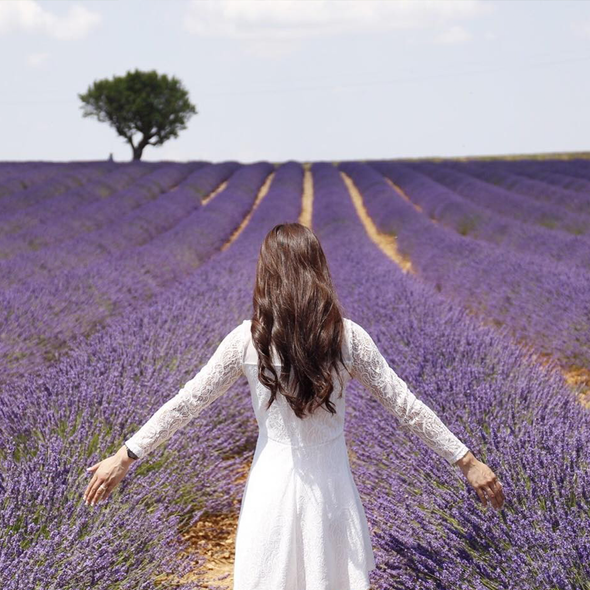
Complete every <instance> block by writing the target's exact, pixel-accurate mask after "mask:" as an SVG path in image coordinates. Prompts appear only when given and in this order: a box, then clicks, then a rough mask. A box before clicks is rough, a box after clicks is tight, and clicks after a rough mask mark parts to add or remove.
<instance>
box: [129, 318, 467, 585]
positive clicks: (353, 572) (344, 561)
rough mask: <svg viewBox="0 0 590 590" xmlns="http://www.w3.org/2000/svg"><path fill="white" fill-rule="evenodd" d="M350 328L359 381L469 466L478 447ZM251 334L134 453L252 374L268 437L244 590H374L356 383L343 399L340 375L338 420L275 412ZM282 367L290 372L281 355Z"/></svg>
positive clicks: (239, 339) (230, 342) (184, 395)
mask: <svg viewBox="0 0 590 590" xmlns="http://www.w3.org/2000/svg"><path fill="white" fill-rule="evenodd" d="M344 324H345V335H346V337H345V343H344V347H343V356H344V359H345V363H346V365H347V367H348V369H349V370H350V371H351V374H352V377H354V378H357V379H358V380H359V381H360V382H361V383H362V384H363V385H364V386H365V387H366V388H367V389H368V390H369V391H370V392H371V393H372V394H373V395H375V396H376V397H377V398H378V399H379V401H380V402H381V403H382V404H383V405H384V407H385V408H386V409H387V410H389V411H390V412H391V413H392V414H394V415H395V416H396V418H397V419H398V420H399V422H400V425H401V427H402V428H405V429H408V430H410V431H411V432H413V433H415V434H416V435H417V436H418V437H419V438H420V439H421V440H422V441H423V442H424V443H425V444H426V445H427V446H428V447H429V448H431V449H432V450H433V451H435V452H436V453H437V454H438V455H440V456H441V457H443V458H445V459H446V460H447V461H448V462H449V463H450V464H452V463H454V462H455V461H456V460H457V459H459V458H461V457H462V456H463V455H464V454H465V453H466V452H467V451H468V448H467V447H466V446H465V445H464V444H463V443H462V442H461V441H460V440H459V439H458V438H457V437H456V436H455V435H454V434H453V433H452V432H451V431H450V430H449V429H448V428H447V427H446V426H445V425H444V424H443V422H442V421H441V420H440V419H439V418H438V417H437V415H436V414H435V413H434V412H433V411H432V410H431V409H430V408H429V407H428V406H427V405H425V404H424V403H423V402H421V401H420V400H418V399H417V398H416V397H415V396H414V394H413V393H412V392H411V391H410V390H409V389H408V387H407V385H406V383H405V382H404V381H403V380H402V379H400V378H399V377H398V376H397V375H396V374H395V372H394V371H393V369H392V368H391V367H389V365H388V363H387V361H386V360H385V358H384V357H383V356H382V355H381V353H380V351H379V350H378V348H377V346H376V345H375V343H374V341H373V339H372V338H371V336H369V334H368V333H367V332H366V331H365V330H364V329H363V328H362V327H361V326H359V325H358V324H356V323H355V322H353V321H352V320H350V319H347V318H345V319H344ZM250 326H251V321H250V320H244V322H242V323H241V324H240V325H239V326H237V327H236V328H234V329H233V330H232V331H231V332H230V333H229V334H228V335H227V336H226V337H225V338H224V339H223V341H222V342H221V344H220V345H219V347H218V348H217V350H216V351H215V353H214V354H213V356H212V357H211V358H210V359H209V361H208V362H207V364H206V365H205V366H204V367H203V368H202V369H201V370H200V371H199V372H198V373H197V375H196V376H195V377H194V378H193V379H191V380H190V381H188V382H187V383H186V384H185V386H184V387H183V388H182V389H181V390H180V391H179V392H178V394H177V395H176V396H175V397H173V398H172V399H170V400H169V401H167V402H166V403H165V404H164V405H163V406H162V407H161V408H160V409H159V410H158V411H157V412H156V413H155V414H154V415H153V416H152V417H151V418H150V419H149V420H148V421H147V422H146V424H145V425H144V426H143V427H142V428H141V429H140V430H139V431H138V432H136V433H135V434H134V435H133V436H132V437H131V438H130V439H128V440H127V441H125V444H126V445H127V446H128V447H129V448H130V449H131V450H132V451H133V452H135V453H136V454H137V455H138V456H139V457H140V458H141V457H143V456H145V455H146V454H147V453H149V452H150V451H152V450H153V449H154V448H156V447H157V446H158V445H160V444H161V443H162V442H163V441H164V440H166V439H168V438H169V437H170V436H171V435H172V434H173V433H174V432H175V431H176V430H178V429H179V428H181V427H182V426H184V425H185V424H186V423H187V422H188V421H189V420H191V419H192V418H193V417H194V416H196V415H197V414H198V413H199V412H200V411H202V410H203V408H205V407H207V406H208V405H209V404H211V403H212V402H213V401H214V400H215V399H217V398H218V397H220V396H221V395H222V394H223V393H224V392H225V391H227V390H228V389H229V387H230V386H231V385H232V384H233V383H234V382H235V381H236V380H237V378H238V377H239V376H240V375H241V374H244V375H245V376H246V378H247V379H248V383H249V385H250V392H251V397H252V405H253V408H254V412H255V415H256V420H257V422H258V426H259V435H258V440H257V444H256V449H255V452H254V458H253V462H252V466H251V468H250V472H249V474H248V479H247V481H246V487H245V490H244V495H243V498H242V504H241V507H240V514H239V520H238V529H237V536H236V550H235V563H234V590H367V589H368V588H369V573H368V572H369V570H371V569H373V568H374V567H375V559H374V555H373V549H372V547H371V540H370V534H369V529H368V524H367V519H366V516H365V512H364V509H363V506H362V503H361V499H360V496H359V493H358V490H357V487H356V485H355V482H354V480H353V477H352V472H351V469H350V464H349V459H348V452H347V447H346V443H345V438H344V431H343V427H344V410H345V399H346V396H345V394H346V384H347V383H348V381H349V380H350V378H351V377H350V376H349V375H348V373H347V372H346V371H342V373H341V374H342V376H343V381H344V389H343V391H342V397H339V394H340V388H339V385H338V379H336V375H334V377H335V380H334V384H335V389H334V391H333V392H332V396H331V400H332V402H333V403H334V405H335V407H336V414H330V413H329V412H328V411H327V410H326V409H325V408H324V407H323V406H322V407H320V408H319V409H318V410H316V411H315V413H314V414H313V415H312V416H307V417H306V418H304V419H303V420H301V419H299V418H297V417H296V416H295V414H294V413H293V410H292V409H291V407H290V406H289V404H288V402H287V400H286V399H285V398H284V397H283V396H282V395H278V396H277V398H276V399H275V401H274V402H273V404H272V406H271V408H270V410H266V402H267V400H268V397H269V394H270V392H269V390H268V389H266V388H265V387H264V386H263V385H262V384H261V383H260V381H259V380H258V364H257V355H256V350H255V348H254V346H253V343H252V339H251V335H250ZM272 358H273V363H274V364H276V365H277V366H280V363H278V362H277V357H276V354H274V351H273V354H272Z"/></svg>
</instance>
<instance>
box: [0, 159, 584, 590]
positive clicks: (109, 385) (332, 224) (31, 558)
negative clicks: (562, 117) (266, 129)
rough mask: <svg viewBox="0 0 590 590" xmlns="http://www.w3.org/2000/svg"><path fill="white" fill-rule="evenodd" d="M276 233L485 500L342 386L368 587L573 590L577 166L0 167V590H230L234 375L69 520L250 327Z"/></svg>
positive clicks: (579, 329) (250, 441)
mask: <svg viewBox="0 0 590 590" xmlns="http://www.w3.org/2000/svg"><path fill="white" fill-rule="evenodd" d="M284 221H300V222H301V223H305V224H307V225H310V226H311V227H312V228H313V230H314V231H315V232H316V234H317V235H318V236H319V237H320V239H321V241H322V244H323V245H324V249H325V252H326V255H327V257H328V261H329V264H330V269H331V272H332V275H333V278H334V281H335V282H336V285H337V290H338V293H339V295H340V299H341V301H342V304H343V306H344V308H345V309H346V310H347V315H348V317H350V318H352V319H353V320H355V321H358V322H359V323H360V324H361V325H363V326H364V327H365V328H366V329H367V331H368V332H369V333H370V334H371V335H372V336H373V338H374V340H375V342H376V343H377V345H378V346H379V348H380V349H381V351H382V352H383V354H384V356H385V357H386V358H387V359H388V362H389V363H390V365H391V366H392V367H393V368H394V369H395V371H396V372H397V373H398V374H399V375H400V376H401V377H402V378H403V379H404V380H405V381H406V382H407V383H408V385H409V386H410V387H411V389H412V390H413V391H414V393H415V394H416V395H417V396H418V397H419V398H420V399H422V400H423V401H424V402H425V403H427V404H428V405H429V406H430V407H432V408H433V409H434V410H435V411H436V412H437V413H438V414H439V416H440V417H441V418H442V419H443V421H444V422H445V423H446V424H447V425H448V426H449V428H450V429H451V430H452V431H453V432H455V433H456V434H457V436H459V437H460V438H461V439H462V440H463V441H465V443H466V444H467V445H468V446H469V447H470V449H471V450H473V452H474V454H475V455H476V457H478V458H480V459H481V460H482V461H485V462H486V463H487V464H488V465H489V466H490V467H491V468H492V469H493V470H494V471H495V472H496V474H497V475H498V478H499V479H500V480H501V481H502V484H503V487H504V493H505V496H506V504H505V507H504V510H503V511H501V512H495V511H492V510H491V509H488V510H485V509H484V508H483V507H482V506H481V504H480V502H479V500H478V499H477V496H476V494H475V492H474V491H473V490H472V489H470V488H468V487H467V485H466V482H465V481H464V480H463V479H462V478H461V477H460V474H458V473H456V472H455V471H453V469H452V468H449V466H448V465H446V464H445V463H444V462H443V461H442V460H441V458H440V457H438V456H437V455H436V454H434V453H433V452H431V451H430V450H429V449H428V448H427V447H426V446H424V445H423V444H422V443H421V442H420V441H419V440H417V439H416V438H415V437H413V436H412V435H411V434H410V433H408V432H407V431H405V430H404V429H401V428H399V425H398V424H397V423H396V421H395V419H394V418H393V416H384V413H385V411H384V408H383V406H381V405H380V404H379V402H378V401H377V400H376V399H374V398H372V397H371V395H370V393H368V392H367V391H365V390H363V389H362V387H361V386H360V385H359V384H357V383H355V382H353V383H351V385H350V387H349V389H348V391H347V395H348V400H347V401H348V411H349V414H348V415H347V425H346V435H347V443H348V446H349V450H350V458H351V465H352V467H353V473H354V476H355V481H356V482H357V485H358V488H359V491H360V492H361V495H362V497H363V503H364V505H365V506H366V512H367V517H368V518H369V523H370V526H371V532H372V535H373V544H374V547H375V555H376V559H377V569H376V570H374V571H373V572H372V576H373V577H372V584H373V587H374V590H377V589H379V590H391V589H399V590H401V589H407V588H420V589H427V590H441V589H445V590H446V589H448V590H472V589H475V588H477V589H488V590H541V589H543V590H545V589H552V590H553V589H555V590H557V589H559V590H562V589H566V590H584V589H585V590H590V567H589V566H588V564H589V563H590V475H589V473H590V471H589V469H588V458H587V457H588V449H589V448H590V407H589V406H590V401H589V399H590V152H583V153H582V152H580V153H575V154H572V153H569V154H567V153H563V154H532V155H531V154H525V155H510V156H482V157H473V158H444V159H442V158H412V159H395V160H364V161H338V162H331V163H330V162H306V163H300V162H295V161H289V162H284V163H272V162H267V161H261V162H255V163H252V164H243V163H240V162H234V161H228V162H219V163H211V162H207V161H192V162H183V163H180V162H130V163H117V162H42V161H40V162H28V163H22V162H0V277H1V285H2V289H1V292H0V297H1V299H2V301H1V305H0V366H1V367H2V371H1V372H0V388H1V393H0V464H1V469H0V492H1V494H2V498H3V509H2V511H0V582H1V584H0V586H1V587H2V588H3V589H6V590H16V589H19V590H21V589H27V590H29V589H30V590H33V589H36V588H40V589H43V590H46V589H49V588H56V589H57V588H59V589H60V590H70V589H71V590H74V589H75V590H81V589H85V588H97V589H101V590H102V589H104V590H107V589H108V590H111V589H113V588H117V589H121V590H126V589H129V590H131V589H134V590H135V589H137V588H144V589H147V588H153V589H156V588H163V587H173V586H174V584H175V583H177V582H180V583H181V587H183V588H203V587H208V586H207V584H211V586H212V587H218V588H220V587H224V586H226V587H229V588H231V571H232V570H231V568H232V558H233V553H232V551H233V546H232V542H233V535H234V533H235V523H236V520H237V515H238V512H239V502H240V498H241V495H242V492H243V485H244V481H245V475H246V474H247V471H248V468H249V466H250V462H251V459H252V455H253V451H254V445H255V442H256V436H257V428H256V423H255V420H254V415H253V412H252V407H251V402H250V398H249V390H248V387H247V383H246V381H245V379H244V380H239V381H238V382H237V383H236V385H235V386H234V387H232V388H231V389H230V391H229V392H228V393H226V394H225V395H224V396H223V397H222V398H220V399H219V400H218V401H216V402H215V403H213V404H212V405H211V406H210V407H208V408H207V409H206V410H205V411H204V412H203V413H202V414H200V415H199V416H197V417H196V418H195V419H194V420H193V421H192V422H191V423H190V424H189V425H188V427H187V428H186V430H185V431H184V432H183V436H180V435H178V436H173V437H172V438H171V439H170V440H168V441H166V442H165V443H164V444H162V445H161V447H159V448H158V449H157V450H156V451H154V453H153V455H150V456H149V457H147V458H146V460H145V461H144V462H142V463H141V464H139V465H137V467H134V468H133V469H132V471H131V472H130V474H129V476H128V477H127V478H126V479H125V480H124V481H123V482H122V484H121V485H120V486H119V488H118V489H117V490H116V491H115V492H114V494H113V496H112V497H111V498H110V499H109V501H108V502H107V503H106V504H105V505H100V504H99V505H98V506H97V507H95V508H94V509H92V510H91V509H89V508H88V507H86V506H85V505H84V502H83V499H82V493H83V491H84V488H85V486H86V482H87V475H86V472H85V469H86V467H87V466H89V465H91V464H93V463H95V462H96V461H98V460H99V459H101V458H104V457H106V456H108V455H109V454H111V453H113V452H115V451H116V450H117V449H118V448H119V447H120V446H121V444H122V443H123V441H124V440H125V439H126V438H128V437H129V436H130V435H131V434H133V433H134V432H135V431H136V430H137V429H138V428H139V427H140V426H141V425H142V424H143V423H144V422H145V421H146V420H147V419H148V418H149V417H150V416H151V415H152V414H153V412H154V411H155V410H156V409H157V408H158V407H159V406H160V405H161V404H162V403H163V402H164V401H166V400H167V399H169V398H170V397H172V396H173V395H175V394H176V392H177V391H178V389H179V388H180V387H181V386H182V385H183V384H184V383H185V382H186V381H187V380H188V379H190V378H191V377H193V376H194V374H195V373H196V372H197V371H198V370H199V369H200V368H201V367H202V366H203V364H204V363H205V362H206V361H207V359H208V357H209V355H210V354H211V353H212V352H213V350H214V349H215V347H216V346H217V344H218V343H219V342H220V341H221V339H222V338H223V337H224V336H225V334H227V333H228V332H229V331H230V330H231V329H232V328H233V327H235V326H236V325H237V324H238V323H240V322H241V321H242V320H243V319H245V318H247V317H250V315H251V302H252V289H253V286H254V275H255V267H256V260H257V255H258V251H259V247H260V244H261V242H262V240H263V238H264V236H265V235H266V233H267V232H268V231H269V230H270V229H271V228H272V227H273V226H274V225H275V224H277V223H280V222H284ZM183 550H186V552H183ZM224 574H230V576H229V577H226V578H223V579H221V578H220V579H219V580H217V579H216V578H217V577H220V576H223V575H224ZM174 587H176V586H174ZM311 590H313V589H311ZM335 590H336V589H335Z"/></svg>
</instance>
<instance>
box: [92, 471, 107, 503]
mask: <svg viewBox="0 0 590 590" xmlns="http://www.w3.org/2000/svg"><path fill="white" fill-rule="evenodd" d="M103 484H104V481H103V480H101V479H99V478H98V477H97V478H96V481H95V482H94V484H93V485H92V488H91V489H90V492H89V494H88V498H87V503H88V504H90V505H91V506H94V504H96V502H97V501H98V500H99V499H100V497H101V496H102V494H103V490H102V489H101V488H100V486H101V485H103ZM105 485H106V484H105Z"/></svg>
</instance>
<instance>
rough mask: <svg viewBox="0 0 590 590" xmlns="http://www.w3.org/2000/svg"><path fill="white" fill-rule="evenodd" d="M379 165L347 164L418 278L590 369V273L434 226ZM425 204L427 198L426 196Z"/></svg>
mask: <svg viewBox="0 0 590 590" xmlns="http://www.w3.org/2000/svg"><path fill="white" fill-rule="evenodd" d="M375 167H378V168H379V169H381V170H383V171H384V172H387V170H389V168H388V167H387V166H385V165H383V166H381V165H376V164H375V165H373V166H369V165H366V164H361V163H343V164H341V165H340V166H339V169H340V170H342V171H343V172H344V173H346V174H348V175H349V176H350V178H351V179H352V180H353V182H354V183H355V184H356V186H357V187H358V188H359V190H360V191H361V193H362V195H363V199H364V204H365V206H366V208H367V211H368V213H369V215H370V216H371V217H372V218H373V220H374V221H375V224H376V225H377V227H378V229H379V230H380V231H382V232H385V233H390V234H394V235H395V236H396V239H397V245H398V248H399V249H400V251H401V253H402V254H404V255H407V256H408V257H409V258H410V259H411V261H412V264H413V266H414V268H415V269H416V270H417V272H418V274H419V276H420V277H421V278H423V279H425V280H426V281H427V282H428V283H430V284H431V285H433V286H434V287H435V288H436V289H437V290H438V291H440V292H442V293H443V294H444V295H447V296H450V297H453V298H455V299H456V300H458V301H460V302H461V303H462V304H463V305H465V306H466V307H469V308H470V309H472V310H476V311H477V312H479V313H481V314H482V315H483V316H484V317H488V318H491V319H492V320H493V321H494V322H495V323H497V324H500V325H503V326H505V329H506V330H507V331H509V332H510V333H511V334H513V335H514V336H516V337H517V338H518V339H522V340H524V341H526V342H529V343H531V344H534V345H535V347H536V349H537V350H539V351H541V352H543V353H544V354H546V355H549V356H554V357H555V358H557V359H559V360H560V361H561V362H563V363H564V364H565V365H567V366H585V367H590V288H589V287H590V281H589V275H588V274H587V273H585V272H580V271H579V269H578V268H577V267H575V266H573V265H567V264H564V265H558V264H556V263H555V261H553V260H552V259H551V258H550V257H548V256H544V255H542V253H539V254H533V253H527V252H524V251H522V250H521V251H516V250H514V249H512V248H509V247H504V245H502V244H500V245H496V244H492V243H489V242H482V241H479V240H475V239H470V238H469V237H467V236H464V235H461V234H460V233H458V232H457V231H454V230H452V229H450V228H448V227H445V226H444V225H443V224H440V223H438V224H437V223H432V221H431V220H430V219H428V217H426V216H425V215H423V214H422V213H421V212H419V211H417V210H416V208H415V207H413V206H412V205H411V204H410V203H408V202H407V201H406V200H404V199H403V198H401V197H400V195H399V194H398V192H397V191H396V190H395V189H394V188H393V187H392V186H391V185H390V184H389V183H388V182H387V181H386V180H385V178H384V177H383V175H382V174H380V173H379V172H378V171H377V170H376V169H375ZM423 202H426V200H424V201H423Z"/></svg>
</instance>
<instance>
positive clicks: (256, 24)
mask: <svg viewBox="0 0 590 590" xmlns="http://www.w3.org/2000/svg"><path fill="white" fill-rule="evenodd" d="M493 10H494V6H493V5H491V4H490V3H489V2H483V1H480V0H448V1H447V0H422V1H419V2H418V1H416V0H396V1H388V2H381V1H377V2H376V1H373V0H338V1H333V0H332V1H331V0H283V1H280V2H279V1H277V0H192V1H191V2H190V3H189V8H188V11H187V14H186V17H185V19H184V23H183V24H184V27H185V29H186V30H187V31H188V32H190V33H194V34H197V35H201V36H207V37H231V38H237V39H251V40H256V41H261V40H276V41H280V40H293V39H301V38H305V37H309V36H326V35H331V34H339V33H346V32H367V31H386V30H394V29H398V30H403V29H406V30H409V29H419V28H429V27H434V28H437V29H443V30H445V29H449V27H451V29H450V31H451V32H450V33H449V32H447V33H446V34H447V35H448V36H449V38H451V37H453V36H454V38H459V37H460V36H461V33H460V32H459V30H458V29H457V30H454V31H453V28H452V25H453V24H454V23H455V21H457V20H460V19H471V18H474V17H478V16H482V15H486V14H489V13H490V12H492V11H493ZM466 34H467V32H466V31H465V32H463V33H462V35H463V37H465V36H466ZM444 35H445V33H443V37H444Z"/></svg>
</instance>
